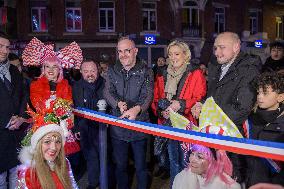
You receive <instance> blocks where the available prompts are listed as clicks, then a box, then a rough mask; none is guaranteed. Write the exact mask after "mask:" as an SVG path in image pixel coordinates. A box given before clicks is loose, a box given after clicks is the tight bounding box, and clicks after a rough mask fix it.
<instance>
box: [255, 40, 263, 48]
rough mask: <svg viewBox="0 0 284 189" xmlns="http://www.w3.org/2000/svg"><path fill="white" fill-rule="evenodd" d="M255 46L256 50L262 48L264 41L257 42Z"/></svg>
mask: <svg viewBox="0 0 284 189" xmlns="http://www.w3.org/2000/svg"><path fill="white" fill-rule="evenodd" d="M254 46H255V47H256V48H262V40H255V42H254Z"/></svg>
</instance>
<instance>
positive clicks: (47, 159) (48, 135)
mask: <svg viewBox="0 0 284 189" xmlns="http://www.w3.org/2000/svg"><path fill="white" fill-rule="evenodd" d="M32 131H33V134H32V136H31V139H30V145H29V146H25V147H23V148H22V149H21V151H20V155H19V159H20V161H21V163H22V165H21V166H19V168H18V183H17V189H54V188H56V189H78V186H77V184H76V182H75V179H74V177H73V174H72V170H71V167H70V164H69V161H68V160H67V159H66V158H65V154H64V150H63V146H64V143H65V136H64V134H63V129H62V128H61V127H60V126H59V125H56V124H48V125H40V126H35V125H34V126H33V128H32Z"/></svg>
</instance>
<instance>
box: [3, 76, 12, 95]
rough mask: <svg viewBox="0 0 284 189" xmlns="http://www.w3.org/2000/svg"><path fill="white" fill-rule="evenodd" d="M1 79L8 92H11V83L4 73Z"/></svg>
mask: <svg viewBox="0 0 284 189" xmlns="http://www.w3.org/2000/svg"><path fill="white" fill-rule="evenodd" d="M3 80H4V84H5V86H6V88H7V90H8V92H9V93H11V92H12V84H11V82H10V81H9V80H8V79H7V78H6V77H5V75H3Z"/></svg>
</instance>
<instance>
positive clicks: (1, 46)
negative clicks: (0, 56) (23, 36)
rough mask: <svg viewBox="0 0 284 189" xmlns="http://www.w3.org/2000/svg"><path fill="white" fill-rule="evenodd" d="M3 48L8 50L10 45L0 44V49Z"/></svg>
mask: <svg viewBox="0 0 284 189" xmlns="http://www.w3.org/2000/svg"><path fill="white" fill-rule="evenodd" d="M3 48H5V49H6V50H10V49H11V45H4V44H1V43H0V49H3Z"/></svg>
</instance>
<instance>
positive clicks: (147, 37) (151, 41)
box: [145, 34, 156, 45]
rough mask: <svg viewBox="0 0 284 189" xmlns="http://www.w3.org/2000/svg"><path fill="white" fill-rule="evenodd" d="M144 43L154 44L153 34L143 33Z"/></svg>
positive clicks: (154, 37)
mask: <svg viewBox="0 0 284 189" xmlns="http://www.w3.org/2000/svg"><path fill="white" fill-rule="evenodd" d="M145 44H146V45H155V44H156V36H155V35H150V34H148V35H145Z"/></svg>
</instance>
